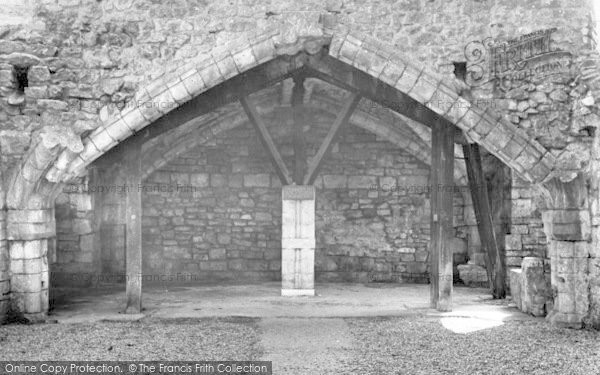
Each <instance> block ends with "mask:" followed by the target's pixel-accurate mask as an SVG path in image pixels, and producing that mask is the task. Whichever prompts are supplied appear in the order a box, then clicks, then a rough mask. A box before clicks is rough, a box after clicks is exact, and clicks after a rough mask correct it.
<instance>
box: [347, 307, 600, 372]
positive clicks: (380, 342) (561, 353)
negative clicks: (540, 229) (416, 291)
mask: <svg viewBox="0 0 600 375" xmlns="http://www.w3.org/2000/svg"><path fill="white" fill-rule="evenodd" d="M347 322H348V324H349V326H350V331H351V332H352V335H353V337H354V341H355V350H356V352H357V353H356V355H355V363H354V365H353V370H354V373H357V374H428V375H433V374H469V375H473V374H523V375H525V374H527V375H529V374H544V375H547V374H560V375H563V374H570V375H575V374H585V375H591V374H600V333H599V332H594V331H581V330H569V329H559V328H552V327H551V326H550V325H549V324H547V323H545V322H544V321H508V322H506V323H505V324H503V325H502V326H499V327H495V328H491V329H485V330H481V331H477V332H472V333H468V334H457V333H453V332H452V331H449V330H447V329H446V328H444V327H443V326H442V325H441V324H440V322H439V318H435V317H431V316H429V317H428V316H423V315H417V316H409V317H397V318H376V319H347Z"/></svg>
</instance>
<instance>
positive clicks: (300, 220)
mask: <svg viewBox="0 0 600 375" xmlns="http://www.w3.org/2000/svg"><path fill="white" fill-rule="evenodd" d="M315 195H316V193H315V187H314V186H306V185H304V186H303V185H291V186H284V187H283V188H282V204H281V208H282V215H281V223H282V228H281V295H282V296H314V295H315V244H316V240H315V210H316V207H315Z"/></svg>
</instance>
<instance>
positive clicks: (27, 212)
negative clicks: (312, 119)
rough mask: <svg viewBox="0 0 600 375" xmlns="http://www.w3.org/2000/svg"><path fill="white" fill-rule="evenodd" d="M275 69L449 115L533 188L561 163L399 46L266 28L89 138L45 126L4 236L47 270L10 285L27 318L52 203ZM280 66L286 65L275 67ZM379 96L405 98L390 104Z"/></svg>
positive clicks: (16, 189) (164, 83)
mask: <svg viewBox="0 0 600 375" xmlns="http://www.w3.org/2000/svg"><path fill="white" fill-rule="evenodd" d="M319 58H322V59H321V60H319ZM325 60H327V61H331V62H334V63H335V64H338V65H339V66H342V65H343V66H344V67H349V70H347V74H346V76H341V75H339V72H337V71H334V70H333V69H332V68H331V67H328V66H327V64H326V62H327V61H325ZM315 61H316V63H315ZM324 61H325V62H324ZM271 62H274V63H275V64H274V68H273V69H274V72H272V74H267V75H264V76H263V77H262V79H263V80H264V82H263V84H264V85H265V86H266V85H269V84H272V83H274V82H277V81H280V80H283V79H284V78H286V77H288V76H289V75H290V74H291V73H293V71H295V70H298V69H301V68H308V69H311V70H312V71H313V72H315V73H316V74H318V75H319V77H325V78H327V77H331V79H332V80H333V81H335V82H338V83H344V80H346V81H347V82H345V84H346V86H347V87H348V88H354V89H361V87H360V86H361V83H365V82H370V83H372V84H373V86H372V91H371V92H365V94H366V96H368V97H369V99H372V100H375V101H379V103H380V104H382V105H384V106H388V107H390V108H391V109H393V110H395V111H398V112H401V113H402V112H403V111H405V110H408V111H409V112H410V113H411V114H412V115H415V116H419V115H423V116H429V118H431V117H432V116H435V117H437V116H439V117H441V118H443V119H444V120H445V121H446V122H447V123H448V124H450V125H452V126H456V127H458V128H459V129H460V130H462V131H463V132H464V133H465V134H466V136H467V137H468V139H469V140H470V141H472V142H475V143H479V144H481V145H482V146H483V147H485V148H486V149H487V150H488V151H489V152H490V153H491V154H493V155H495V156H496V157H497V158H499V159H500V160H501V161H503V162H504V163H505V164H506V165H507V166H509V167H510V168H511V169H513V170H514V171H515V172H516V173H517V174H518V175H519V176H521V177H522V178H523V179H525V180H527V181H529V182H531V183H540V182H543V181H545V180H547V179H549V177H550V175H551V172H552V170H553V168H554V164H555V160H554V157H553V156H552V155H551V154H550V153H549V152H548V151H547V150H546V149H545V148H544V147H543V146H542V145H540V144H539V143H538V142H537V141H535V140H533V139H530V138H529V137H528V136H527V134H526V133H525V132H524V131H522V130H521V129H519V128H518V127H516V126H515V125H513V124H511V123H509V122H507V121H506V120H504V119H503V118H502V117H500V116H499V115H498V114H497V113H495V112H493V111H491V110H482V109H480V108H478V107H477V106H475V105H473V104H472V103H470V102H469V101H468V100H467V99H465V98H463V97H461V96H460V95H459V94H458V93H457V92H456V90H454V89H453V88H452V87H451V85H449V84H447V83H446V82H444V81H443V80H441V79H439V78H438V77H436V76H435V75H434V74H432V73H430V72H427V71H426V70H425V69H424V68H419V67H417V66H415V64H412V63H410V62H408V61H405V60H404V59H403V58H402V56H401V54H400V53H398V52H397V51H395V50H394V48H393V47H392V46H389V45H386V44H383V43H381V42H379V41H378V40H376V39H375V38H372V37H370V36H368V35H365V34H361V33H358V32H354V31H351V30H348V29H347V28H344V27H335V28H331V27H329V25H325V26H322V27H314V25H311V26H310V27H306V30H295V31H294V30H292V31H290V30H285V31H280V30H277V29H267V30H264V31H260V32H259V33H256V34H253V35H245V36H243V37H241V38H239V39H238V40H235V41H232V42H231V43H228V44H227V45H224V46H222V47H219V48H215V49H214V50H212V51H211V52H210V53H207V54H203V55H201V56H199V57H198V58H196V59H194V60H193V61H190V62H188V63H187V64H185V65H183V66H181V67H178V68H177V69H175V70H173V71H169V72H166V73H165V74H164V75H162V76H161V77H159V78H156V79H155V80H153V81H152V82H150V83H149V84H147V85H146V86H144V87H142V88H140V89H139V90H138V91H137V93H136V94H135V96H134V98H133V99H132V100H131V101H130V102H129V103H128V104H127V105H126V106H125V108H124V109H123V110H122V111H120V113H118V114H116V115H115V116H112V117H110V118H109V119H107V120H106V121H104V122H102V123H101V124H100V125H99V126H98V127H97V128H96V129H95V130H93V131H92V132H91V133H90V134H87V135H85V136H84V137H83V139H81V137H80V134H75V133H74V132H73V130H71V127H70V124H62V125H55V126H51V127H46V128H45V129H44V130H43V131H42V132H41V133H40V134H38V135H37V136H36V138H35V140H34V142H32V146H31V147H30V149H29V151H28V152H27V153H26V155H25V156H24V158H23V160H22V161H21V163H20V164H19V165H17V166H16V167H15V168H14V169H13V174H12V177H11V178H10V181H9V184H8V191H7V196H6V202H7V208H8V214H7V237H8V240H9V243H10V244H9V246H10V248H11V254H13V253H17V251H21V252H30V253H31V254H34V255H35V257H34V258H35V262H38V263H39V266H40V267H39V269H41V270H42V271H41V276H40V275H34V276H35V277H38V278H40V279H42V280H43V281H42V285H45V288H46V289H43V288H42V289H40V287H39V286H37V285H36V286H35V287H33V288H29V286H28V283H13V286H12V287H11V288H12V293H13V295H14V299H15V301H16V309H17V310H19V311H22V312H24V313H27V314H30V315H31V314H33V315H36V314H42V315H43V314H44V313H45V311H46V310H47V307H48V294H47V293H48V290H47V285H48V267H47V260H46V253H47V251H48V246H49V239H51V238H52V237H53V236H55V232H56V231H55V224H54V212H53V203H54V199H55V197H56V195H57V194H58V192H59V191H60V188H61V186H63V185H64V184H65V183H66V182H68V181H69V180H71V179H73V178H74V177H77V176H80V175H82V174H83V173H84V171H85V169H86V167H87V166H88V165H89V164H90V163H92V162H93V161H94V160H96V159H98V158H99V157H101V156H103V155H104V154H106V153H107V152H108V151H110V150H111V149H112V148H114V147H115V146H117V145H120V144H123V143H124V142H126V141H127V140H128V139H130V138H132V137H135V136H137V134H140V133H142V131H144V132H145V131H148V130H149V129H151V128H154V127H156V126H157V125H156V122H157V121H158V120H159V119H161V118H163V117H164V116H166V115H168V114H169V113H171V112H179V111H182V108H183V107H186V106H188V107H190V105H189V103H192V102H193V103H194V104H198V103H200V102H199V101H198V98H200V99H202V98H204V97H206V96H204V97H202V95H204V94H210V93H211V92H212V90H215V89H218V88H219V87H223V86H224V85H225V86H226V85H227V84H228V83H230V82H233V81H235V80H236V79H237V80H238V82H239V81H241V80H242V79H243V78H244V77H245V75H246V74H248V73H249V72H250V71H252V70H253V69H258V68H260V67H261V66H263V65H265V64H269V63H271ZM278 62H282V64H280V65H277V63H278ZM382 93H391V94H393V98H394V99H397V98H402V99H403V100H404V101H403V102H402V103H398V102H395V101H392V102H390V101H386V100H385V95H383V94H382ZM148 104H150V105H148ZM407 105H408V106H407ZM207 111H208V108H207ZM151 124H152V125H151ZM34 276H29V275H28V276H27V277H28V278H33V277H34ZM30 289H31V290H30Z"/></svg>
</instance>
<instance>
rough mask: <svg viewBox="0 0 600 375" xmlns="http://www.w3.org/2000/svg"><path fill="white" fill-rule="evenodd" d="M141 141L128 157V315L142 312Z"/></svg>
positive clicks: (126, 165) (126, 256)
mask: <svg viewBox="0 0 600 375" xmlns="http://www.w3.org/2000/svg"><path fill="white" fill-rule="evenodd" d="M141 148H142V146H141V144H135V145H133V147H132V148H130V149H129V150H128V152H127V153H126V157H125V170H126V177H125V179H126V187H127V189H126V191H127V193H126V195H125V215H126V216H125V223H126V228H127V229H126V242H125V246H126V250H125V251H126V253H125V265H126V274H127V281H126V282H127V284H126V289H125V294H126V297H127V305H126V306H125V313H126V314H139V313H140V312H141V311H142V192H141V189H140V185H141V183H142V157H141V156H142V155H141Z"/></svg>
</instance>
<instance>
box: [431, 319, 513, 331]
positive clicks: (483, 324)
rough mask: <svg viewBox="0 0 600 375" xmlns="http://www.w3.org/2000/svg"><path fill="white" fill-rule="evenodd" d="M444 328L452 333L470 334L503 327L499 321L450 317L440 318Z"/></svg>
mask: <svg viewBox="0 0 600 375" xmlns="http://www.w3.org/2000/svg"><path fill="white" fill-rule="evenodd" d="M440 322H441V323H442V325H443V326H444V328H446V329H448V330H450V331H452V332H454V333H471V332H476V331H480V330H482V329H489V328H494V327H498V326H501V325H503V324H504V323H502V322H501V321H495V320H486V319H480V318H473V317H450V318H442V319H441V321H440Z"/></svg>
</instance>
